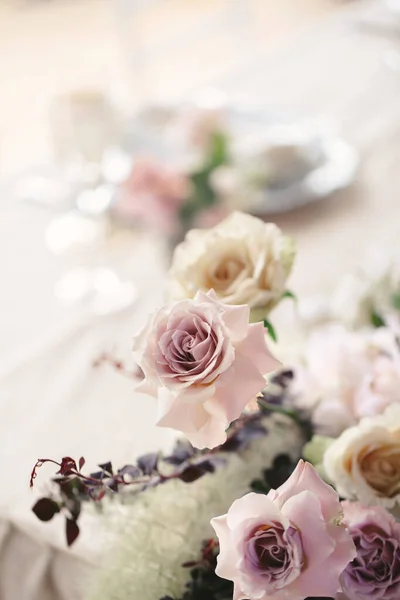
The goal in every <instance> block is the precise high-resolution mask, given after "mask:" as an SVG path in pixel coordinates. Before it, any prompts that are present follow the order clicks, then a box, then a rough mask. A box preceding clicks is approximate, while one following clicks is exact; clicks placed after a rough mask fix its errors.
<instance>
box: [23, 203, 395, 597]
mask: <svg viewBox="0 0 400 600" xmlns="http://www.w3.org/2000/svg"><path fill="white" fill-rule="evenodd" d="M293 257H294V252H293V245H292V243H291V241H290V240H288V239H287V238H286V237H285V236H284V235H283V234H282V233H281V232H280V231H279V229H277V228H276V227H275V226H274V225H271V224H265V223H263V222H261V221H259V220H258V219H255V218H254V217H249V216H248V215H244V214H240V213H236V214H234V215H232V216H230V217H229V218H227V219H226V220H225V221H223V222H222V223H221V224H220V225H218V226H217V227H215V228H213V229H210V230H207V231H203V232H199V231H191V232H189V233H188V235H187V236H186V239H185V241H184V242H183V243H182V245H181V246H179V247H178V248H177V249H176V251H175V255H174V257H173V261H172V267H171V271H170V288H169V291H170V296H171V298H170V300H169V302H167V303H166V304H165V305H164V306H162V307H161V308H160V309H159V310H158V311H156V313H155V314H153V315H152V316H151V317H150V318H149V320H148V321H147V323H146V324H145V325H144V328H143V329H142V331H141V332H139V333H138V334H137V335H136V336H135V338H134V358H135V361H136V365H137V367H136V368H135V371H134V372H132V373H129V372H126V373H125V374H128V375H132V377H133V378H134V379H135V380H136V381H137V385H138V386H139V387H140V388H141V389H142V391H145V392H147V393H148V394H150V395H151V396H153V397H155V398H156V401H157V406H158V416H157V425H158V426H161V427H171V428H173V429H175V430H177V431H178V432H180V435H183V437H181V438H179V439H178V441H177V443H176V446H175V447H174V448H173V450H172V452H171V453H170V454H167V455H163V454H161V453H158V452H155V453H151V454H147V455H145V456H142V457H139V458H138V459H137V460H136V462H135V463H133V464H130V465H124V466H122V467H120V468H115V467H114V466H113V465H112V464H111V463H105V464H104V463H103V464H101V465H100V466H99V470H98V471H96V472H94V473H89V474H87V473H85V472H84V465H85V461H84V459H83V458H81V459H79V460H74V459H73V458H70V457H64V458H63V459H62V460H60V461H53V460H52V459H40V460H39V461H38V462H37V464H36V465H35V468H34V470H33V472H32V477H31V483H32V484H33V482H34V479H35V477H36V475H37V468H38V467H39V466H41V465H42V464H43V463H44V462H49V461H50V462H53V463H55V464H56V465H57V468H58V471H57V475H56V476H55V478H54V480H53V488H52V492H51V493H50V494H49V495H47V496H45V497H43V498H40V499H39V500H38V501H37V502H36V504H35V506H34V507H33V510H34V512H35V513H36V515H37V516H38V517H39V518H40V519H41V520H43V521H47V520H50V519H52V518H53V517H54V516H55V515H57V514H61V515H62V516H64V517H65V519H66V524H67V525H66V531H67V542H68V544H69V545H70V544H72V543H73V542H74V540H75V539H76V537H77V536H78V535H79V525H78V521H79V517H80V514H81V511H82V508H83V507H86V506H88V504H90V503H94V504H95V505H99V504H100V503H101V505H102V506H103V507H104V511H105V513H106V514H114V515H115V514H118V515H119V519H117V520H118V521H119V526H118V527H117V528H116V530H115V531H114V532H113V536H112V541H111V542H110V544H109V546H108V549H107V551H105V552H104V562H103V563H102V565H101V570H100V571H99V572H97V573H96V574H95V575H94V577H93V585H91V586H89V587H88V588H87V589H86V590H85V594H84V596H85V595H86V597H87V598H88V600H102V599H104V600H128V599H130V598H139V597H140V598H145V599H148V600H180V599H181V600H232V599H233V600H246V599H247V600H269V599H272V598H274V599H276V600H304V599H306V598H320V599H325V600H326V599H331V598H332V599H335V600H366V599H371V600H372V599H373V600H396V599H398V598H399V597H400V523H398V521H397V520H396V519H397V518H398V517H399V515H400V437H399V432H400V395H399V394H398V392H397V390H398V389H399V386H398V385H397V383H398V381H400V379H399V377H400V366H399V365H400V363H399V348H398V344H397V337H396V333H395V332H393V331H392V330H391V329H390V328H389V327H388V326H387V324H386V323H385V324H383V323H382V324H381V325H380V327H379V330H375V329H374V330H372V329H370V330H368V331H365V330H362V331H354V330H352V331H347V330H346V329H345V328H344V327H343V326H341V325H337V326H333V325H331V326H329V327H328V328H323V329H322V330H321V331H316V332H315V333H314V334H313V336H311V338H310V339H309V341H308V347H307V348H306V349H305V351H304V354H303V357H302V361H301V363H299V364H293V365H282V364H280V362H279V361H278V360H277V359H276V358H275V356H274V351H271V349H270V348H269V342H268V341H267V338H268V335H269V336H270V337H271V336H273V337H275V338H276V333H275V330H274V327H273V325H272V320H273V316H271V314H270V313H271V310H272V308H273V307H274V306H276V305H277V304H278V303H279V302H280V301H281V300H282V299H283V298H285V297H291V298H292V297H293V294H292V293H291V292H289V291H288V289H287V287H286V283H287V278H288V276H289V274H290V269H291V266H292V262H293ZM383 325H385V326H383ZM116 366H117V367H118V368H119V369H120V370H121V371H123V370H124V369H125V368H124V366H123V365H121V364H119V363H118V364H117V365H116Z"/></svg>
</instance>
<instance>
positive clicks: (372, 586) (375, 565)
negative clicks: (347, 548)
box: [338, 502, 400, 600]
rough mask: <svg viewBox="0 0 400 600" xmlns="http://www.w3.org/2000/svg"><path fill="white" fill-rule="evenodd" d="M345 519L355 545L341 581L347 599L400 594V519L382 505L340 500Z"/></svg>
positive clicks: (388, 599)
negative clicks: (364, 504) (374, 505)
mask: <svg viewBox="0 0 400 600" xmlns="http://www.w3.org/2000/svg"><path fill="white" fill-rule="evenodd" d="M342 506H343V510H344V521H345V523H346V525H347V527H348V531H349V533H350V534H351V536H352V538H353V541H354V543H355V545H356V549H357V556H356V557H355V558H354V560H352V562H350V563H349V564H348V565H347V567H346V569H345V570H344V571H343V573H342V575H341V578H340V581H341V584H342V588H343V594H344V596H343V595H342V594H339V596H338V600H339V599H340V598H344V597H345V598H346V599H347V600H398V598H400V523H397V522H396V520H395V518H394V517H393V516H392V515H391V514H389V513H388V512H387V511H386V510H384V509H383V508H381V507H377V506H376V507H371V508H367V507H365V506H363V505H362V504H360V503H359V502H343V503H342Z"/></svg>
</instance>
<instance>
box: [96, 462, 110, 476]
mask: <svg viewBox="0 0 400 600" xmlns="http://www.w3.org/2000/svg"><path fill="white" fill-rule="evenodd" d="M99 467H100V469H103V471H105V472H106V473H107V474H108V475H113V468H112V464H111V463H110V462H106V463H103V464H102V465H99Z"/></svg>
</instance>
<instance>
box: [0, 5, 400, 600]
mask: <svg viewBox="0 0 400 600" xmlns="http://www.w3.org/2000/svg"><path fill="white" fill-rule="evenodd" d="M0 82H1V93H0V191H1V194H0V249H2V251H1V252H0V278H1V294H0V298H1V304H0V306H1V311H0V331H1V335H0V395H1V408H2V419H1V425H0V427H1V429H2V430H1V435H0V440H1V442H0V444H1V446H0V447H1V456H0V473H1V474H2V476H3V485H2V486H1V491H0V600H39V599H40V600H47V599H55V600H63V599H68V600H74V599H75V598H76V599H79V598H83V597H84V588H85V583H84V582H85V577H86V576H87V575H88V574H90V573H91V572H92V570H93V569H94V568H95V565H96V561H97V553H98V548H99V546H100V545H101V544H100V540H99V538H98V535H99V534H98V532H97V531H95V530H94V529H91V528H90V526H89V527H87V528H86V529H85V531H86V533H85V535H82V536H81V538H80V540H79V542H78V543H77V545H76V547H74V549H73V550H70V551H66V549H65V544H64V539H63V532H62V531H60V530H59V528H58V527H57V524H54V527H53V523H51V524H47V525H46V526H43V525H42V524H40V523H39V522H36V521H35V519H34V517H33V516H32V515H31V512H30V507H31V505H32V503H33V496H32V494H30V493H29V489H28V483H29V473H30V469H31V467H32V465H33V464H34V462H35V460H36V459H37V458H38V457H39V456H40V457H44V456H49V457H54V458H58V457H61V456H65V455H70V456H76V457H77V456H80V455H84V456H85V457H86V459H87V461H88V462H89V463H95V462H96V461H99V460H103V461H105V460H109V459H112V460H115V461H117V462H121V463H122V462H123V461H125V462H129V461H130V460H132V457H134V456H136V455H138V454H139V453H143V452H145V451H150V450H154V449H155V448H162V447H164V446H166V445H168V444H169V443H170V441H171V439H172V438H171V434H170V433H169V432H168V431H165V430H155V428H154V420H155V407H154V405H153V404H152V402H151V401H150V400H147V401H146V402H145V401H143V400H142V398H138V397H137V396H135V393H134V391H133V390H132V383H131V381H130V380H129V379H126V378H123V377H120V376H119V375H118V374H116V373H115V372H114V371H113V370H112V369H110V368H107V366H106V367H104V368H102V369H98V368H97V369H96V368H95V367H94V366H93V365H94V364H95V363H96V362H98V359H99V357H100V358H101V357H102V356H104V354H107V353H112V355H113V356H117V357H119V358H121V359H123V360H127V361H128V363H129V360H130V356H129V351H130V345H131V338H132V335H133V333H134V331H135V329H137V328H138V327H139V326H140V325H141V324H142V323H143V320H144V318H145V316H146V314H147V313H148V311H149V310H151V309H152V308H154V307H156V306H158V305H159V304H160V303H161V302H162V300H163V298H164V297H165V295H164V289H165V280H166V274H167V270H168V266H169V261H170V258H171V253H172V251H173V248H174V247H175V246H176V244H177V243H179V241H181V240H182V239H183V237H184V235H185V232H186V231H187V230H188V229H190V228H192V227H209V226H213V225H214V224H216V223H217V222H218V221H219V220H220V219H221V218H223V217H224V216H226V215H228V214H229V213H230V212H231V211H232V210H243V211H246V212H250V213H252V214H255V215H257V216H260V217H261V218H263V219H265V220H267V221H273V222H275V223H277V224H278V225H279V226H280V227H281V228H282V229H283V230H284V232H285V233H286V234H289V235H292V236H293V237H294V238H295V239H296V242H297V248H298V257H297V261H296V266H295V269H294V272H293V276H292V280H291V286H290V287H291V289H293V290H294V291H295V292H296V294H297V295H298V296H299V297H300V298H311V299H312V298H314V299H315V301H310V303H309V304H308V307H309V308H308V309H307V310H316V309H317V308H318V297H319V296H320V295H329V294H331V293H332V291H333V290H334V288H335V287H336V285H337V282H338V280H339V279H340V278H341V276H342V275H343V274H344V273H346V272H347V271H349V270H351V269H353V268H356V267H357V266H358V265H359V264H360V262H361V261H362V260H364V257H365V254H366V253H368V251H369V250H370V249H371V248H379V250H380V251H381V252H393V250H394V249H396V245H397V244H398V236H399V233H400V202H399V191H400V171H399V169H398V164H399V160H400V2H398V1H397V0H387V1H385V0H352V1H350V0H348V1H344V0H343V1H340V0H2V1H1V3H0ZM316 307H317V308H316ZM306 312H307V311H306ZM290 319H291V317H290V316H288V315H287V314H286V313H282V314H279V312H278V314H277V315H276V323H277V327H278V328H279V331H282V338H283V339H285V336H286V338H287V339H290V333H291V332H290V327H289V325H288V324H289V323H292V321H291V320H290ZM44 479H45V477H44Z"/></svg>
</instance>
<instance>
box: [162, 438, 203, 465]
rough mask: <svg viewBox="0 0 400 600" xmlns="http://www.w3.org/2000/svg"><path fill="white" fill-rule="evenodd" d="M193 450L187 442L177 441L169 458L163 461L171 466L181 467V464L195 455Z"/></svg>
mask: <svg viewBox="0 0 400 600" xmlns="http://www.w3.org/2000/svg"><path fill="white" fill-rule="evenodd" d="M195 452H196V451H195V449H194V448H193V446H192V445H191V444H190V443H189V442H185V441H181V440H178V442H177V443H176V446H175V448H174V449H173V451H172V454H171V455H170V456H166V457H165V458H164V459H163V460H164V462H166V463H169V464H171V465H181V464H182V463H183V462H185V461H186V460H188V459H189V458H192V457H193V456H194V455H195Z"/></svg>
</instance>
